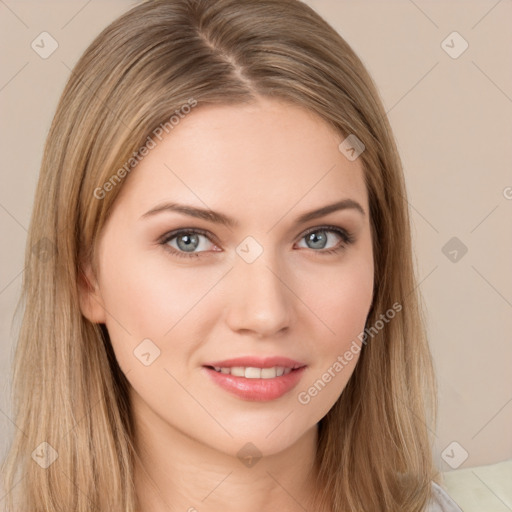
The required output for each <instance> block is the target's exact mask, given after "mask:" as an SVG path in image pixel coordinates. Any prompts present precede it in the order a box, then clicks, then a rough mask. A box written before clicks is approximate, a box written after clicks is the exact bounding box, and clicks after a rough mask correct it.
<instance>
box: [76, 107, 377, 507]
mask: <svg viewBox="0 0 512 512" xmlns="http://www.w3.org/2000/svg"><path fill="white" fill-rule="evenodd" d="M341 141H342V137H341V136H340V135H339V134H337V133H335V132H334V131H333V130H332V129H331V128H330V127H329V126H328V125H327V124H326V123H325V122H324V121H323V120H322V119H321V118H319V117H318V116H316V115H314V114H312V113H310V112H308V111H306V110H304V109H302V108H301V107H298V106H293V105H290V104H287V103H284V102H281V101H277V100H268V99H262V98H260V99H258V101H257V102H254V103H251V104H244V105H221V106H219V105H215V106H213V105H212V106H202V105H200V106H198V107H196V108H195V109H194V110H193V111H192V113H190V114H189V115H187V116H186V117H185V118H184V119H183V120H181V122H180V124H179V125H178V126H176V127H175V128H174V130H173V131H172V132H171V133H170V135H168V136H167V137H166V138H165V139H164V140H163V141H162V142H159V143H158V145H157V146H156V147H155V148H154V149H152V150H151V151H150V153H149V154H148V155H147V156H146V157H145V158H144V160H142V162H141V163H140V164H139V165H138V166H137V167H136V168H135V170H134V171H132V173H131V174H130V175H129V176H128V178H127V179H126V180H125V182H124V183H123V184H122V186H123V189H122V191H121V193H120V195H119V197H118V198H117V199H116V203H115V204H114V207H113V211H112V214H111V216H110V218H109V220H108V221H107V224H106V225H105V226H104V229H103V230H102V232H101V235H100V237H99V240H98V246H97V248H98V252H97V267H96V268H97V271H96V273H95V272H93V270H92V269H93V266H92V265H90V264H88V265H87V266H86V268H85V273H86V276H87V278H88V281H89V283H90V287H83V288H82V291H81V307H82V311H83V313H84V315H85V316H86V317H87V318H89V320H91V321H92V322H98V323H105V324H106V326H107V329H108V331H109V335H110V338H111V342H112V345H113V348H114V351H115V354H116V357H117V360H118V362H119V365H120V367H121V369H122V370H123V372H124V373H125V375H126V377H127V379H128V381H129V382H130V384H131V389H130V400H131V403H132V406H133V415H134V420H135V425H136V443H137V446H138V449H139V451H140V459H141V460H140V464H137V465H136V468H135V472H136V473H135V474H136V489H137V493H138V496H139V499H140V509H141V510H144V511H145V512H147V511H156V512H159V511H164V510H165V511H168V510H179V511H187V510H188V511H194V510H198V511H200V512H204V511H218V510H224V511H228V512H229V511H235V510H236V511H239V510H244V511H245V512H253V511H254V512H256V511H257V512H261V511H270V510H284V511H299V510H300V511H303V510H304V508H303V507H304V505H305V504H309V503H310V499H311V495H312V491H313V488H312V479H311V478H310V475H309V471H310V470H311V469H312V466H313V461H314V456H315V450H316V442H317V423H318V422H319V420H320V419H321V418H322V417H323V416H325V414H326V413H327V412H328V411H329V409H331V407H332V406H333V405H334V403H335V402H336V400H337V398H338V397H339V395H340V394H341V392H342V391H343V388H344V387H345V385H346V383H347V381H348V379H349V377H350V375H351V374H352V372H353V369H354V367H355V365H356V362H357V360H358V355H355V356H354V358H353V359H352V360H351V361H350V362H349V363H348V364H347V365H346V366H345V367H344V368H343V371H341V372H339V373H337V374H336V377H335V378H333V379H332V380H331V381H330V382H329V383H328V384H327V385H326V386H325V387H324V389H323V390H322V391H321V392H319V393H318V395H317V396H315V397H313V398H312V399H311V401H310V402H309V403H308V404H306V405H303V404H301V403H299V401H298V398H297V395H298V393H299V392H301V391H305V390H307V389H308V388H309V387H310V386H311V385H312V384H313V383H314V382H315V381H317V379H319V378H321V376H322V374H324V372H325V371H326V370H327V369H328V368H329V367H332V365H333V363H334V362H335V361H336V359H337V357H338V356H339V355H342V354H343V353H344V352H345V351H346V350H348V349H349V347H350V345H351V343H352V342H353V341H354V340H356V339H357V335H358V334H359V333H360V332H361V331H362V330H363V329H364V326H365V321H366V317H367V314H368V312H369V309H370V306H371V302H372V290H373V255H372V240H371V232H370V218H369V205H368V196H367V190H366V186H365V182H364V177H363V169H362V164H361V161H360V159H356V160H355V161H349V160H348V159H347V158H346V157H345V156H344V155H343V154H342V153H341V152H340V151H339V150H338V145H339V144H340V142H341ZM342 199H352V200H354V201H357V202H358V203H359V204H360V205H361V207H362V208H363V210H364V212H365V213H364V214H361V213H360V212H359V211H357V210H356V209H354V208H348V209H344V210H339V211H335V212H332V213H329V214H327V215H324V216H322V217H320V218H318V219H314V220H310V221H307V222H303V223H300V224H295V220H296V219H297V218H298V217H299V216H300V215H301V214H302V213H305V212H308V211H310V210H314V209H318V208H320V207H322V206H325V205H328V204H331V203H335V202H337V201H340V200H342ZM164 202H176V203H184V204H187V205H192V206H195V207H200V208H209V209H211V210H214V211H216V212H222V213H223V214H225V215H229V216H230V217H232V218H233V219H235V220H236V221H237V222H238V225H237V226H235V227H227V226H224V225H221V224H215V223H213V222H211V221H208V220H204V219H198V218H193V217H190V216H187V215H184V214H180V213H176V212H170V211H164V212H160V213H157V214H154V215H149V216H147V217H142V216H143V215H144V214H145V213H146V212H148V211H149V210H151V209H153V208H155V207H156V206H158V205H160V204H162V203H164ZM325 224H329V225H332V226H336V227H339V228H341V229H345V230H347V231H348V232H349V233H350V234H351V235H352V236H353V238H354V239H355V240H354V241H353V243H351V244H345V243H344V241H343V240H342V238H341V237H340V236H339V235H338V234H336V232H333V231H327V232H325V231H324V232H323V235H324V236H327V240H326V241H325V245H324V246H322V245H318V242H316V245H315V243H311V242H309V243H308V238H306V237H305V236H304V234H305V232H306V230H308V229H309V228H317V227H318V228H321V226H322V225H325ZM179 228H187V229H192V228H196V229H203V230H206V231H207V232H208V233H209V234H211V237H210V240H208V238H207V237H205V236H203V235H200V236H199V245H198V246H197V248H196V246H195V245H194V248H195V252H196V253H200V256H199V257H179V256H175V255H173V254H172V253H171V252H170V250H166V248H165V247H166V246H165V244H161V243H159V239H161V238H162V236H163V235H165V234H166V233H169V232H170V231H172V230H175V229H179ZM315 233H316V234H317V236H322V229H317V230H316V231H315ZM247 236H251V237H253V238H254V239H255V240H256V241H257V242H258V243H259V244H260V246H261V247H262V248H263V253H262V254H261V255H260V256H259V257H258V258H257V259H256V260H255V261H254V262H252V263H248V262H247V261H245V260H244V259H243V258H242V257H241V256H239V254H238V253H237V252H236V249H237V247H238V246H239V244H240V243H241V242H242V241H243V240H244V239H245V238H246V237H247ZM181 239H183V237H182V238H181ZM340 245H341V249H340V250H339V251H338V252H337V253H333V254H325V251H326V250H328V249H330V248H335V247H337V246H340ZM169 246H170V247H171V248H174V250H175V251H180V247H181V252H182V253H185V254H187V253H186V252H185V251H183V249H182V248H183V246H184V244H181V245H178V238H174V239H173V240H171V241H169V242H168V243H167V247H168V248H169ZM171 250H172V249H171ZM251 250H252V249H251ZM322 251H323V252H324V253H323V254H322ZM148 338H149V339H150V340H151V341H152V343H154V344H155V345H156V346H158V348H159V350H160V355H159V357H157V358H156V359H155V360H154V361H153V362H152V363H151V364H150V365H148V366H146V365H144V364H142V363H141V361H140V360H139V359H138V358H137V357H135V355H134V350H135V349H136V347H137V346H138V345H139V344H140V343H141V341H142V340H144V339H148ZM246 355H258V356H267V355H282V356H287V357H290V358H292V359H296V360H298V361H301V362H303V363H305V364H307V368H306V370H305V372H304V374H303V376H302V379H301V381H300V382H299V384H298V386H297V387H296V388H294V389H293V390H292V391H290V392H289V393H287V394H285V395H284V396H282V397H280V398H278V399H276V400H272V401H266V402H256V401H249V400H244V399H241V398H238V397H235V396H233V395H231V394H230V393H228V392H227V391H225V390H223V389H221V388H220V387H218V386H217V385H216V384H214V383H213V382H212V381H211V380H210V379H209V378H208V376H207V375H205V373H204V369H203V368H202V366H203V365H204V364H205V363H206V362H208V361H212V360H219V359H227V358H231V357H237V356H246ZM248 442H251V443H252V444H253V445H254V446H256V447H257V450H258V451H259V452H260V453H261V455H262V458H261V459H260V460H259V461H258V462H257V463H256V464H255V465H253V466H252V467H247V466H246V465H244V464H243V463H242V462H241V460H240V458H239V457H238V456H237V453H238V452H239V450H240V449H241V448H242V447H243V446H244V445H245V444H246V443H248ZM308 506H309V505H308ZM311 506H312V505H311ZM313 509H314V508H308V510H313Z"/></svg>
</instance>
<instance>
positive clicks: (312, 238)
mask: <svg viewBox="0 0 512 512" xmlns="http://www.w3.org/2000/svg"><path fill="white" fill-rule="evenodd" d="M318 233H320V236H319V235H318ZM307 239H308V242H312V243H313V247H311V246H310V247H311V248H312V249H323V248H324V247H325V244H326V243H327V235H326V233H325V231H315V232H314V233H310V234H309V235H307Z"/></svg>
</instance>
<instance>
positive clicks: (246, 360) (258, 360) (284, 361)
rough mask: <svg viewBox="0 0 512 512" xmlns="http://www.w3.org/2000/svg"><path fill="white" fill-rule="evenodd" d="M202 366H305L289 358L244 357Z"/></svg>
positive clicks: (293, 367)
mask: <svg viewBox="0 0 512 512" xmlns="http://www.w3.org/2000/svg"><path fill="white" fill-rule="evenodd" d="M204 366H216V367H217V368H219V367H220V368H232V367H233V366H242V367H244V368H248V367H251V368H273V367H274V366H282V367H284V368H292V369H295V368H302V367H303V366H306V365H305V364H304V363H301V362H300V361H295V360H294V359H290V358H289V357H281V356H270V357H258V356H245V357H235V358H232V359H225V360H223V361H212V362H208V363H206V364H204Z"/></svg>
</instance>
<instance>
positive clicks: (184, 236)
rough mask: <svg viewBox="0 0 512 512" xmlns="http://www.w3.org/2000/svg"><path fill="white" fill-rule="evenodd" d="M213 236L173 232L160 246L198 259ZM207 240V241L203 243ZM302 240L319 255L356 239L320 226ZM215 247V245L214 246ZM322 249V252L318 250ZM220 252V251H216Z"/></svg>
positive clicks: (194, 231)
mask: <svg viewBox="0 0 512 512" xmlns="http://www.w3.org/2000/svg"><path fill="white" fill-rule="evenodd" d="M333 234H334V235H336V237H338V238H339V241H338V243H337V244H335V246H334V247H328V248H327V249H326V245H328V243H329V241H330V240H331V239H332V238H333ZM211 238H213V237H211V235H210V234H209V233H208V232H207V231H205V230H202V229H197V228H189V229H185V228H182V229H178V230H175V231H171V232H170V233H167V234H166V235H164V236H163V237H162V239H161V240H160V242H159V243H160V244H161V245H162V246H164V248H165V249H166V250H168V251H169V252H170V253H171V254H172V255H174V256H178V257H183V258H194V257H195V258H198V257H199V256H201V253H203V252H209V251H208V248H207V247H208V243H210V244H213V242H212V240H211ZM202 239H205V240H206V241H203V240H202ZM300 240H301V241H302V240H306V243H307V244H310V245H307V246H306V248H309V249H313V252H315V253H317V254H319V255H327V254H333V253H337V252H340V251H342V250H343V249H345V248H346V247H347V246H348V245H350V244H352V243H354V241H355V240H354V237H353V236H352V235H351V234H350V233H349V232H347V231H346V230H345V229H342V228H338V227H336V226H319V227H314V228H311V229H309V230H308V231H307V232H306V233H304V234H303V235H301V237H300ZM213 245H215V244H213ZM198 249H199V250H198ZM318 249H321V250H318ZM216 252H220V251H216Z"/></svg>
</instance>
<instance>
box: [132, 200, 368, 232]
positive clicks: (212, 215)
mask: <svg viewBox="0 0 512 512" xmlns="http://www.w3.org/2000/svg"><path fill="white" fill-rule="evenodd" d="M349 209H350V210H355V211H357V212H359V213H360V214H361V215H363V216H364V215H366V213H365V211H364V208H363V207H362V206H361V205H360V204H359V203H358V202H357V201H354V200H353V199H343V200H341V201H338V202H336V203H332V204H328V205H326V206H322V207H321V208H318V209H316V210H311V211H309V212H306V213H303V214H302V215H300V216H299V217H298V218H297V219H296V221H295V224H302V223H304V222H308V221H310V220H314V219H317V218H319V217H323V216H324V215H328V214H329V213H332V212H336V211H339V210H349ZM162 212H176V213H181V214H183V215H188V216H190V217H196V218H198V219H203V220H206V221H209V222H214V223H216V224H222V225H224V226H227V227H236V226H238V221H236V220H235V219H233V218H232V217H229V216H228V215H225V214H223V213H220V212H215V211H213V210H208V209H206V208H198V207H195V206H189V205H186V204H179V203H169V202H166V203H162V204H160V205H158V206H155V207H154V208H152V209H151V210H149V211H147V212H146V213H144V214H143V215H142V216H141V219H144V218H148V217H152V216H153V215H156V214H158V213H162Z"/></svg>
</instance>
